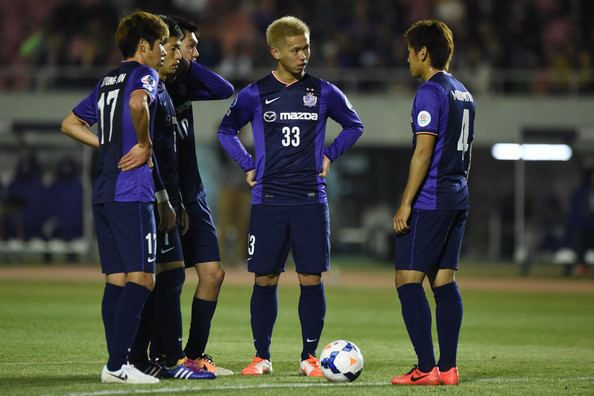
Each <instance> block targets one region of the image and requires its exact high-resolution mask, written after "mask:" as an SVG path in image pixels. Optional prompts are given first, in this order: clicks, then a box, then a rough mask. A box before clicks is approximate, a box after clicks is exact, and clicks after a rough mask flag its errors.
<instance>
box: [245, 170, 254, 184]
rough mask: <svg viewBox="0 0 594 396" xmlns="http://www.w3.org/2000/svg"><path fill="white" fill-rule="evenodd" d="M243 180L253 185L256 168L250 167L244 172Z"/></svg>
mask: <svg viewBox="0 0 594 396" xmlns="http://www.w3.org/2000/svg"><path fill="white" fill-rule="evenodd" d="M245 181H246V183H247V184H248V186H250V187H254V186H255V185H256V170H255V169H252V170H250V171H247V172H245Z"/></svg>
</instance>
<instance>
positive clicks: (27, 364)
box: [0, 360, 105, 366]
mask: <svg viewBox="0 0 594 396" xmlns="http://www.w3.org/2000/svg"><path fill="white" fill-rule="evenodd" d="M100 363H103V364H105V361H104V360H93V361H91V360H85V361H78V362H76V361H70V362H40V361H37V362H0V366H39V364H50V365H54V364H100Z"/></svg>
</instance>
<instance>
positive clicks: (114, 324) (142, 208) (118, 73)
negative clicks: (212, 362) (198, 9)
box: [62, 11, 169, 384]
mask: <svg viewBox="0 0 594 396" xmlns="http://www.w3.org/2000/svg"><path fill="white" fill-rule="evenodd" d="M168 36H169V32H168V29H167V25H165V23H164V22H163V21H162V20H161V18H159V17H157V16H156V15H153V14H150V13H147V12H143V11H137V12H135V13H133V14H131V15H129V16H126V17H124V18H123V19H122V20H121V21H120V23H119V25H118V28H117V31H116V34H115V38H116V43H117V45H118V47H119V48H120V50H121V52H122V54H123V56H124V59H125V61H124V62H122V63H121V64H120V66H119V67H117V68H116V69H114V70H112V71H110V72H109V73H107V75H106V76H105V77H103V78H102V79H100V80H99V82H98V83H97V85H96V87H95V88H94V89H93V90H92V91H91V93H90V94H89V96H87V97H86V98H85V99H84V100H82V101H81V102H80V103H79V104H78V105H77V106H76V107H75V108H74V109H73V110H72V113H71V114H70V115H68V116H67V117H66V118H65V119H64V120H63V121H62V131H63V132H64V133H65V134H66V135H68V136H70V137H72V138H74V139H76V140H78V141H80V142H82V143H84V144H87V145H89V146H92V147H95V148H99V158H100V171H99V175H98V176H97V178H96V179H95V181H94V183H93V213H94V217H95V226H96V232H97V242H98V246H99V255H100V259H101V269H102V272H103V273H105V275H106V283H105V290H104V294H103V302H102V316H103V324H104V327H105V336H106V340H107V349H108V352H109V359H108V361H107V364H106V366H105V367H103V370H102V372H101V381H102V382H108V383H134V384H151V383H157V382H159V380H158V379H157V378H154V377H152V376H148V375H146V374H144V373H142V372H140V371H139V370H138V369H136V368H135V367H134V366H133V365H130V364H128V363H127V354H128V348H129V347H130V345H131V344H132V341H133V339H134V336H135V334H136V331H137V328H138V322H139V317H140V314H141V312H142V309H143V306H144V303H145V301H146V299H147V298H148V296H149V294H150V291H151V290H152V288H153V283H154V272H155V253H156V243H155V241H156V229H155V217H154V214H153V201H154V198H155V191H154V182H153V176H152V172H151V167H150V158H151V155H152V141H151V139H152V131H153V114H154V111H155V105H156V101H155V97H156V94H157V83H158V81H159V75H158V74H157V71H156V70H155V69H157V68H158V67H159V66H160V65H161V64H162V63H163V58H164V56H165V50H164V49H163V46H162V42H163V40H165V39H166V38H167V37H168ZM95 123H98V128H97V134H94V133H93V132H92V131H91V130H90V129H89V126H91V125H93V124H95Z"/></svg>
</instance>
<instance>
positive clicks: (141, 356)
mask: <svg viewBox="0 0 594 396" xmlns="http://www.w3.org/2000/svg"><path fill="white" fill-rule="evenodd" d="M154 302H155V293H154V292H153V293H151V294H150V296H149V298H148V299H147V300H146V303H145V304H144V309H143V310H142V316H141V317H140V323H139V325H138V331H137V332H136V336H135V337H134V342H133V343H132V346H131V347H130V353H129V354H128V361H129V362H130V363H132V364H136V363H145V362H146V361H147V360H148V357H147V353H146V352H147V350H148V347H149V344H150V343H151V336H152V334H153V331H154V323H155V304H154Z"/></svg>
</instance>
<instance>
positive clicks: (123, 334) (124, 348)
mask: <svg viewBox="0 0 594 396" xmlns="http://www.w3.org/2000/svg"><path fill="white" fill-rule="evenodd" d="M123 289H124V290H123V291H122V294H121V295H120V298H119V299H118V303H117V307H116V310H115V314H114V320H113V324H112V326H111V335H112V338H113V341H112V342H111V346H110V350H109V360H108V361H107V369H108V370H110V371H115V370H119V369H120V367H122V365H123V364H125V363H126V361H127V356H128V348H130V345H132V342H133V341H134V336H135V335H136V331H137V330H138V324H139V323H140V315H141V313H142V309H143V308H144V303H145V301H146V300H147V298H148V297H149V294H150V291H149V289H147V288H146V287H144V286H141V285H139V284H137V283H134V282H128V283H126V286H125V287H124V288H123Z"/></svg>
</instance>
